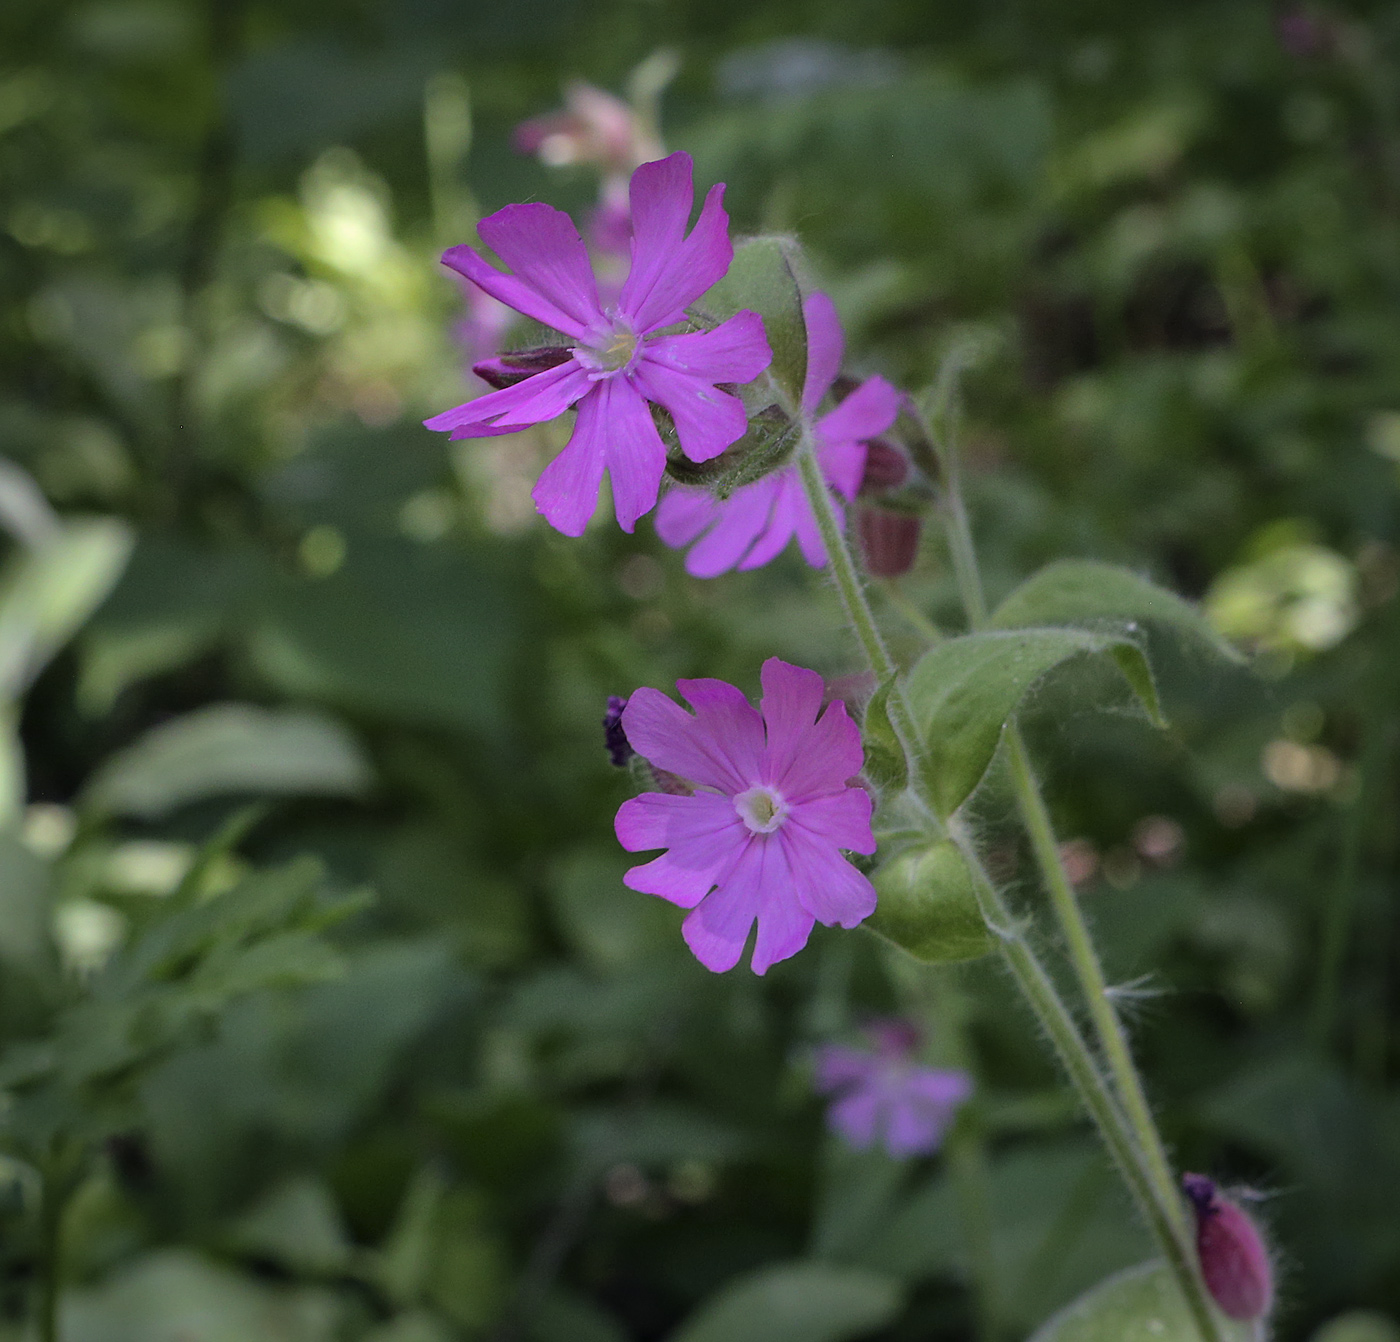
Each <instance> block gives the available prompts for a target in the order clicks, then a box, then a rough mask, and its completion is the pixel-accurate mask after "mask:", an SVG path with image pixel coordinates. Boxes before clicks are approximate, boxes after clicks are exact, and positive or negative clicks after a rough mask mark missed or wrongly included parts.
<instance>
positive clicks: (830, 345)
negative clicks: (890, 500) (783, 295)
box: [656, 293, 900, 578]
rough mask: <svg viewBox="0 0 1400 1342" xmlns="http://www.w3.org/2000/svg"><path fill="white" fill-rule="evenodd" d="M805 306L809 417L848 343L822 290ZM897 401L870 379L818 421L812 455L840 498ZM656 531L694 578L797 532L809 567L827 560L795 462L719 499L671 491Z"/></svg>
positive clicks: (857, 477) (773, 549)
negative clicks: (682, 557) (680, 552)
mask: <svg viewBox="0 0 1400 1342" xmlns="http://www.w3.org/2000/svg"><path fill="white" fill-rule="evenodd" d="M802 311H803V315H804V316H805V317H806V319H807V379H806V383H805V385H804V386H803V388H802V409H803V411H804V412H805V413H806V414H808V415H812V414H815V413H816V410H817V407H818V406H819V405H820V404H821V402H822V397H824V396H825V395H826V393H827V391H828V390H829V389H830V387H831V384H832V383H833V382H835V381H836V375H837V374H838V373H839V372H840V371H841V357H842V355H843V353H844V350H845V341H844V339H843V337H842V334H841V323H840V320H839V319H838V317H837V316H836V308H835V305H834V304H833V303H832V301H831V299H829V298H828V297H827V296H826V295H825V294H822V293H814V294H811V295H810V296H809V297H808V298H807V300H806V301H805V302H804V303H803V305H802ZM899 404H900V395H899V392H897V391H896V390H895V389H894V388H893V387H892V386H890V384H889V383H888V382H886V381H885V379H884V378H882V377H872V378H869V379H867V380H866V381H865V382H863V383H861V385H860V386H859V387H857V388H856V390H855V391H853V392H852V393H851V394H850V395H849V396H848V397H846V399H845V400H844V401H842V402H841V404H840V405H838V406H837V407H836V409H834V410H832V411H830V412H829V413H828V414H825V415H823V416H822V417H821V418H820V419H819V420H817V421H816V423H815V425H814V426H813V428H814V430H815V433H816V439H817V460H818V461H819V462H820V464H821V468H822V473H823V475H825V477H826V479H827V482H828V483H829V484H830V485H831V486H832V488H833V489H835V490H836V492H837V493H838V494H839V495H841V497H843V498H845V499H847V500H850V499H853V498H855V496H856V491H857V490H858V489H859V488H860V483H861V478H862V476H863V474H864V472H865V458H866V440H867V439H869V438H873V437H875V436H876V435H877V434H881V433H884V432H885V430H886V429H888V428H889V427H890V425H891V424H893V423H894V420H895V416H896V415H898V413H899ZM838 506H839V505H838ZM656 531H657V534H658V535H659V536H660V537H661V539H662V540H663V541H665V543H666V544H667V545H669V546H671V547H672V548H673V549H681V548H683V547H684V546H687V545H689V546H690V552H689V553H688V554H687V555H686V559H685V567H686V570H687V572H689V573H690V574H691V575H692V576H694V577H696V578H713V577H716V576H718V575H719V574H721V573H724V572H726V571H728V570H729V569H732V568H735V567H736V566H737V567H738V568H741V569H751V568H758V567H760V566H761V565H763V564H766V563H768V562H769V560H771V559H774V558H775V557H776V556H777V555H779V554H781V553H782V551H783V550H784V549H785V548H786V547H787V544H788V542H789V541H790V540H791V539H792V538H793V537H794V536H796V537H797V543H798V545H799V546H800V547H801V549H802V553H803V555H804V556H805V557H806V560H807V562H808V563H809V564H811V565H812V566H813V567H815V568H820V567H821V566H822V565H823V564H825V563H826V548H825V546H823V545H822V538H821V535H820V534H819V533H818V531H817V519H816V518H815V517H814V516H813V515H812V508H811V505H810V504H809V503H808V502H807V496H806V495H805V494H804V493H803V490H802V479H801V476H800V475H799V474H798V468H797V464H796V463H795V462H794V463H790V464H789V465H787V466H784V467H783V468H782V469H781V470H778V471H774V472H773V474H772V475H768V476H765V477H764V478H763V479H762V480H756V481H755V482H754V483H753V484H751V485H744V486H743V487H742V488H740V489H736V490H735V491H734V493H733V494H731V495H730V496H729V497H728V498H727V499H724V500H723V501H721V500H719V499H716V498H715V497H714V496H713V495H711V494H709V493H707V492H706V491H705V490H703V489H693V488H677V489H673V490H671V491H670V493H668V494H667V495H666V497H665V498H664V499H662V500H661V506H660V507H659V508H658V509H657V512H656Z"/></svg>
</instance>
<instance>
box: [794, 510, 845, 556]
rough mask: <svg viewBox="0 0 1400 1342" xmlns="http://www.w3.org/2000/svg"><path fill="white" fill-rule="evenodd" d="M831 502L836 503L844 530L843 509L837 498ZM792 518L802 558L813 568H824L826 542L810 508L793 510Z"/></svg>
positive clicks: (838, 516) (837, 512)
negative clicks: (798, 510)
mask: <svg viewBox="0 0 1400 1342" xmlns="http://www.w3.org/2000/svg"><path fill="white" fill-rule="evenodd" d="M833 502H835V504H836V514H837V518H838V520H839V521H840V523H841V527H842V529H843V530H844V529H845V526H846V514H845V509H843V508H842V507H841V504H840V501H839V500H833ZM793 520H794V521H795V523H796V531H797V544H798V547H799V548H800V549H801V551H802V558H803V559H805V560H806V561H807V562H808V563H809V564H810V565H811V566H812V567H813V568H824V567H825V566H826V544H825V542H824V541H823V540H822V534H821V532H820V531H819V530H818V528H817V519H816V518H815V517H814V516H813V515H812V509H811V508H810V507H807V508H803V509H802V510H801V511H800V512H794V516H793Z"/></svg>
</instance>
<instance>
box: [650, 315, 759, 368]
mask: <svg viewBox="0 0 1400 1342" xmlns="http://www.w3.org/2000/svg"><path fill="white" fill-rule="evenodd" d="M645 357H646V358H647V359H649V360H650V361H651V362H653V363H659V364H663V365H664V366H665V367H667V368H671V369H674V370H675V371H676V372H678V373H688V374H689V375H690V376H692V377H698V378H703V379H704V380H705V381H706V382H739V383H743V382H752V381H753V380H754V378H756V377H757V376H758V375H759V374H760V373H761V372H762V371H763V370H764V369H765V368H767V367H768V365H769V364H770V363H772V362H773V351H772V350H771V349H769V348H768V337H767V335H766V334H765V332H764V329H763V318H762V317H760V316H759V315H758V313H756V312H750V311H748V309H745V310H744V311H742V312H736V313H735V314H734V315H733V316H732V317H730V318H729V320H728V321H724V322H721V323H720V324H719V325H718V326H716V327H715V328H714V329H713V330H710V331H691V332H689V333H688V334H686V335H675V336H657V337H656V338H655V339H654V340H649V341H647V343H646V346H645Z"/></svg>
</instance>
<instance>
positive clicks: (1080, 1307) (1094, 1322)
mask: <svg viewBox="0 0 1400 1342" xmlns="http://www.w3.org/2000/svg"><path fill="white" fill-rule="evenodd" d="M1220 1324H1221V1331H1222V1333H1223V1335H1224V1336H1225V1337H1226V1338H1227V1339H1228V1340H1229V1342H1250V1339H1251V1338H1253V1337H1254V1331H1253V1327H1252V1325H1250V1324H1248V1323H1232V1322H1230V1321H1228V1320H1225V1319H1220ZM1200 1336H1201V1334H1200V1330H1199V1329H1198V1328H1197V1327H1196V1324H1195V1321H1194V1320H1193V1319H1192V1317H1191V1312H1190V1310H1189V1309H1187V1307H1186V1302H1185V1301H1184V1300H1183V1299H1182V1298H1181V1293H1180V1291H1179V1290H1178V1289H1177V1286H1176V1282H1175V1281H1174V1280H1173V1278H1172V1275H1171V1272H1170V1271H1169V1270H1168V1269H1167V1266H1166V1264H1165V1263H1140V1264H1139V1265H1138V1266H1137V1267H1130V1268H1127V1269H1126V1270H1125V1271H1123V1272H1119V1273H1116V1274H1115V1275H1114V1276H1112V1277H1109V1278H1108V1280H1107V1281H1104V1282H1100V1283H1099V1285H1097V1286H1095V1287H1094V1288H1093V1289H1092V1290H1091V1291H1089V1292H1087V1293H1086V1294H1084V1295H1082V1296H1080V1297H1079V1299H1078V1300H1076V1301H1075V1302H1074V1303H1073V1304H1072V1305H1068V1306H1067V1307H1066V1308H1064V1309H1062V1310H1061V1311H1060V1312H1059V1313H1058V1314H1056V1315H1055V1316H1054V1318H1052V1319H1050V1320H1049V1321H1048V1322H1047V1323H1045V1324H1044V1325H1043V1326H1042V1327H1041V1328H1039V1329H1038V1330H1037V1331H1036V1333H1035V1335H1034V1336H1033V1337H1032V1338H1031V1342H1200Z"/></svg>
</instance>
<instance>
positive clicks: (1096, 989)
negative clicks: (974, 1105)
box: [1006, 723, 1188, 1233]
mask: <svg viewBox="0 0 1400 1342" xmlns="http://www.w3.org/2000/svg"><path fill="white" fill-rule="evenodd" d="M1006 744H1007V751H1008V754H1009V756H1010V761H1011V777H1012V782H1013V786H1014V788H1015V792H1016V801H1017V804H1018V805H1019V807H1020V810H1021V818H1022V820H1023V821H1024V822H1025V826H1026V831H1027V833H1029V835H1030V838H1031V847H1032V849H1034V851H1035V859H1036V863H1037V865H1038V866H1039V868H1040V874H1041V878H1042V879H1043V880H1044V882H1045V885H1046V888H1047V889H1048V890H1049V892H1050V903H1051V905H1052V907H1053V908H1054V910H1055V917H1056V919H1057V920H1058V922H1059V925H1060V931H1061V934H1062V935H1063V936H1064V939H1065V946H1066V949H1067V950H1068V951H1069V959H1070V964H1071V965H1072V966H1073V967H1074V974H1075V978H1076V979H1078V981H1079V985H1080V987H1081V989H1082V990H1083V992H1084V997H1085V1000H1086V1001H1087V1002H1088V1004H1089V1016H1090V1019H1091V1020H1092V1021H1093V1023H1094V1033H1095V1035H1096V1036H1097V1038H1098V1041H1099V1047H1100V1049H1102V1050H1103V1055H1104V1058H1105V1059H1106V1061H1107V1063H1108V1070H1109V1075H1110V1076H1112V1078H1113V1083H1114V1086H1115V1088H1116V1089H1117V1091H1118V1098H1119V1101H1120V1102H1121V1103H1122V1105H1123V1109H1124V1111H1125V1112H1126V1115H1127V1118H1128V1121H1129V1122H1130V1123H1131V1124H1132V1126H1133V1130H1134V1132H1135V1133H1136V1135H1137V1141H1138V1146H1139V1147H1140V1148H1141V1150H1142V1153H1143V1156H1144V1157H1145V1158H1146V1161H1147V1168H1148V1171H1149V1172H1150V1174H1151V1176H1152V1182H1153V1183H1154V1184H1155V1185H1156V1189H1157V1195H1158V1197H1159V1199H1160V1200H1161V1202H1162V1205H1163V1206H1165V1207H1168V1208H1170V1209H1171V1212H1172V1219H1173V1220H1174V1222H1175V1223H1176V1227H1177V1231H1178V1233H1185V1232H1186V1230H1187V1228H1188V1227H1187V1221H1186V1208H1185V1206H1184V1205H1183V1203H1182V1200H1181V1198H1180V1196H1179V1195H1178V1193H1177V1191H1176V1180H1175V1179H1174V1178H1173V1177H1172V1170H1171V1165H1170V1163H1169V1162H1168V1160H1167V1153H1166V1149H1165V1147H1163V1145H1162V1139H1161V1137H1160V1136H1159V1134H1158V1132H1157V1125H1156V1123H1154V1122H1153V1120H1152V1111H1151V1109H1150V1108H1149V1107H1148V1104H1147V1096H1146V1094H1145V1093H1144V1091H1143V1087H1142V1079H1141V1077H1140V1076H1139V1074H1138V1070H1137V1068H1136V1067H1135V1066H1134V1065H1133V1056H1132V1053H1131V1051H1130V1050H1129V1048H1128V1036H1127V1033H1126V1031H1124V1029H1123V1023H1122V1021H1121V1020H1119V1018H1118V1012H1117V1011H1115V1010H1114V1007H1113V999H1112V998H1111V997H1110V996H1109V992H1108V983H1107V981H1106V980H1105V979H1104V974H1103V968H1102V966H1101V965H1100V964H1099V957H1098V954H1097V953H1096V952H1095V950H1094V942H1093V939H1092V938H1091V937H1090V935H1089V928H1088V925H1087V924H1086V923H1085V921H1084V914H1083V911H1082V910H1081V909H1080V907H1079V901H1078V900H1077V899H1076V898H1075V894H1074V886H1073V885H1072V884H1071V883H1070V879H1069V874H1068V872H1066V871H1065V865H1064V862H1063V861H1062V860H1061V858H1060V847H1059V844H1058V843H1057V842H1056V840H1055V832H1054V830H1053V829H1052V828H1051V824H1050V813H1049V811H1048V810H1047V809H1046V806H1045V799H1044V797H1043V796H1042V795H1041V792H1040V788H1039V787H1038V786H1037V785H1036V781H1035V775H1034V774H1033V773H1032V771H1031V761H1030V756H1029V755H1028V754H1027V752H1026V743H1025V741H1024V739H1023V738H1022V736H1021V732H1020V729H1019V728H1018V727H1017V726H1016V725H1015V724H1014V723H1013V724H1012V725H1011V726H1010V727H1009V728H1008V729H1007V732H1006Z"/></svg>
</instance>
